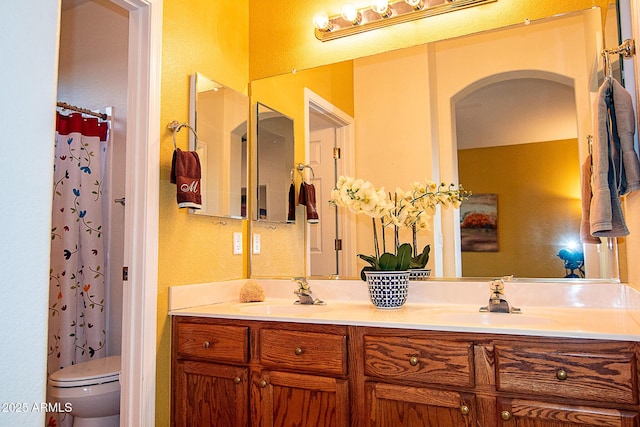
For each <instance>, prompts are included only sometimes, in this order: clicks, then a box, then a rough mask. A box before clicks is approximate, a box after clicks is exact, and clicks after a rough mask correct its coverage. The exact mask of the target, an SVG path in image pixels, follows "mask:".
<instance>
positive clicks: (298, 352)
mask: <svg viewBox="0 0 640 427" xmlns="http://www.w3.org/2000/svg"><path fill="white" fill-rule="evenodd" d="M294 352H295V353H296V356H300V355H301V354H302V349H301V348H300V347H296V349H295V350H294Z"/></svg>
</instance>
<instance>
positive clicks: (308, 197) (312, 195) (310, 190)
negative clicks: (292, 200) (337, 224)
mask: <svg viewBox="0 0 640 427" xmlns="http://www.w3.org/2000/svg"><path fill="white" fill-rule="evenodd" d="M298 202H299V203H300V204H301V205H305V206H306V207H307V222H308V223H309V224H317V223H318V222H320V220H319V219H318V211H317V210H316V187H314V186H313V184H307V183H306V182H303V183H302V184H300V197H299V198H298Z"/></svg>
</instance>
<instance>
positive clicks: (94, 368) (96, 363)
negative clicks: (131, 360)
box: [49, 356, 120, 387]
mask: <svg viewBox="0 0 640 427" xmlns="http://www.w3.org/2000/svg"><path fill="white" fill-rule="evenodd" d="M119 377H120V356H109V357H103V358H101V359H95V360H89V361H88V362H82V363H78V364H77V365H71V366H69V367H67V368H64V369H60V370H59V371H56V372H54V373H53V374H51V376H50V377H49V382H50V383H51V385H52V386H54V387H78V386H84V385H97V384H104V383H108V382H113V381H118V379H119Z"/></svg>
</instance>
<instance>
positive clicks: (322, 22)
mask: <svg viewBox="0 0 640 427" xmlns="http://www.w3.org/2000/svg"><path fill="white" fill-rule="evenodd" d="M313 26H314V27H316V28H317V29H318V30H320V31H331V22H329V15H327V14H326V12H319V13H316V14H315V15H314V17H313Z"/></svg>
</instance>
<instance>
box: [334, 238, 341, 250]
mask: <svg viewBox="0 0 640 427" xmlns="http://www.w3.org/2000/svg"><path fill="white" fill-rule="evenodd" d="M335 248H336V251H341V250H342V239H336V242H335Z"/></svg>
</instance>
